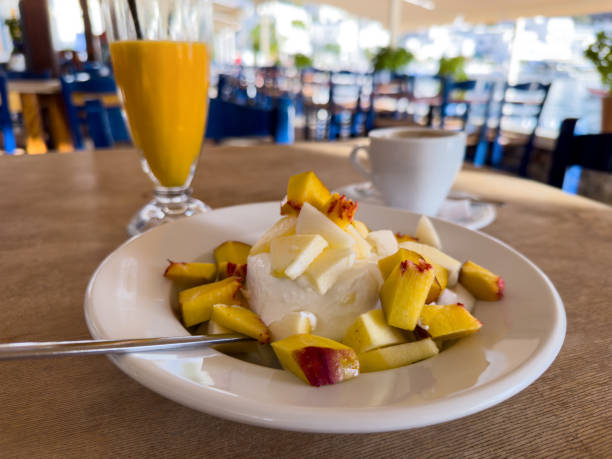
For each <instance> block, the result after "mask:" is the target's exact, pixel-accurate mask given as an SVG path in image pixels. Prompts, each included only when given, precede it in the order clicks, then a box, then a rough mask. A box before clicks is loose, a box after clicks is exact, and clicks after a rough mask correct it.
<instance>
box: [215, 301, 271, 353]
mask: <svg viewBox="0 0 612 459" xmlns="http://www.w3.org/2000/svg"><path fill="white" fill-rule="evenodd" d="M212 320H214V321H215V322H217V323H218V324H219V325H221V326H222V327H225V328H229V329H230V330H233V331H235V332H238V333H242V334H243V335H247V336H250V337H251V338H255V339H256V340H257V341H259V342H260V343H263V344H265V343H269V342H270V331H269V330H268V327H266V324H264V323H263V322H262V320H261V319H260V318H259V316H258V315H257V314H255V313H254V312H253V311H251V310H249V309H247V308H243V307H242V306H236V305H227V304H215V305H214V306H213V308H212Z"/></svg>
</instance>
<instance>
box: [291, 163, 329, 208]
mask: <svg viewBox="0 0 612 459" xmlns="http://www.w3.org/2000/svg"><path fill="white" fill-rule="evenodd" d="M330 195H331V193H330V192H329V190H328V189H327V188H326V187H325V185H323V183H322V182H321V180H319V177H317V175H316V174H315V173H314V172H313V171H308V172H302V173H301V174H296V175H293V176H291V177H290V178H289V183H288V184H287V202H286V203H285V204H283V206H282V207H281V214H282V215H297V214H298V213H299V212H300V209H301V208H302V206H303V204H304V203H305V202H307V203H309V204H311V205H313V206H314V207H316V208H317V209H319V210H323V208H324V206H325V204H326V203H327V201H328V200H329V197H330Z"/></svg>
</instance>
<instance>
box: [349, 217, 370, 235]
mask: <svg viewBox="0 0 612 459" xmlns="http://www.w3.org/2000/svg"><path fill="white" fill-rule="evenodd" d="M353 226H354V227H355V229H356V230H357V232H358V233H359V234H360V235H361V237H362V238H364V239H365V238H367V237H368V233H369V232H370V229H369V228H368V227H367V225H366V224H365V223H364V222H362V221H360V220H353Z"/></svg>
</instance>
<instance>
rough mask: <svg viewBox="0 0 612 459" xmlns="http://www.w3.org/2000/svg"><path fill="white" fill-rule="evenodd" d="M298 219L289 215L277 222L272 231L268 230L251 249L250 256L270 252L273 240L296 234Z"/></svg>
mask: <svg viewBox="0 0 612 459" xmlns="http://www.w3.org/2000/svg"><path fill="white" fill-rule="evenodd" d="M296 221H297V217H295V216H294V215H287V216H286V217H283V218H281V219H280V220H279V221H277V222H276V223H275V224H274V225H272V227H271V228H270V229H268V230H267V231H266V232H265V233H264V234H263V235H262V236H261V237H260V238H259V240H258V241H257V242H256V243H255V244H254V245H253V247H251V252H250V253H249V255H257V254H258V253H262V252H269V251H270V242H272V239H276V238H277V237H282V236H290V235H291V234H293V233H295V222H296Z"/></svg>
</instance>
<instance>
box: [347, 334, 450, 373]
mask: <svg viewBox="0 0 612 459" xmlns="http://www.w3.org/2000/svg"><path fill="white" fill-rule="evenodd" d="M438 352H439V351H438V346H436V343H434V341H433V340H432V339H431V338H426V339H422V340H420V341H415V342H413V343H404V344H396V345H395V346H388V347H382V348H379V349H374V350H372V351H368V352H364V353H363V354H359V366H360V369H361V371H362V372H363V373H368V372H372V371H382V370H390V369H391V368H398V367H403V366H404V365H409V364H411V363H414V362H418V361H419V360H425V359H428V358H430V357H433V356H434V355H436V354H437V353H438Z"/></svg>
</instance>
